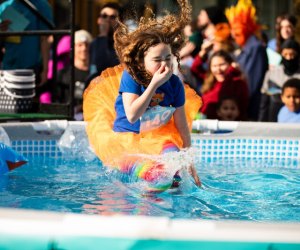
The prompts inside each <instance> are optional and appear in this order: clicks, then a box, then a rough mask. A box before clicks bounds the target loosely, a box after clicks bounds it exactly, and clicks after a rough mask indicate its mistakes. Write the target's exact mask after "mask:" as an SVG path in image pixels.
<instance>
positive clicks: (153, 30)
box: [114, 0, 191, 86]
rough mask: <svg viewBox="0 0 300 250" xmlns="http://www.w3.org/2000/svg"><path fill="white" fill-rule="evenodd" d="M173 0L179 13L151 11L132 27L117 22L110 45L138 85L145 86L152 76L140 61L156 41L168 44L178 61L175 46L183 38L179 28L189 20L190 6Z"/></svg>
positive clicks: (181, 29) (177, 48)
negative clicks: (155, 13)
mask: <svg viewBox="0 0 300 250" xmlns="http://www.w3.org/2000/svg"><path fill="white" fill-rule="evenodd" d="M177 2H178V4H179V6H180V10H181V11H180V14H179V16H176V15H174V14H168V15H166V16H164V17H162V18H159V19H156V18H155V17H154V15H153V16H152V17H150V18H144V17H142V18H141V19H140V21H139V24H138V27H137V29H136V30H134V31H129V29H128V28H127V26H126V25H125V24H123V23H121V22H120V23H119V24H120V26H119V27H118V28H117V30H116V32H115V34H114V40H115V45H114V46H115V49H116V52H117V54H118V57H119V59H120V62H121V63H122V64H123V65H124V66H125V67H126V69H127V70H128V72H129V74H130V75H131V76H132V77H133V78H134V80H135V81H137V82H138V83H139V84H141V85H144V86H148V84H149V83H150V81H151V79H152V76H151V75H150V74H149V73H148V72H147V71H146V70H145V67H144V61H143V60H144V56H145V53H146V52H147V50H148V49H149V48H150V47H152V46H155V45H157V44H159V43H165V44H168V45H170V47H171V51H172V54H173V55H175V56H176V58H177V62H178V65H179V60H180V58H179V50H180V49H181V48H182V46H183V45H184V42H185V37H184V34H183V28H184V27H185V26H186V25H187V24H189V23H190V21H191V6H190V4H189V1H188V0H177Z"/></svg>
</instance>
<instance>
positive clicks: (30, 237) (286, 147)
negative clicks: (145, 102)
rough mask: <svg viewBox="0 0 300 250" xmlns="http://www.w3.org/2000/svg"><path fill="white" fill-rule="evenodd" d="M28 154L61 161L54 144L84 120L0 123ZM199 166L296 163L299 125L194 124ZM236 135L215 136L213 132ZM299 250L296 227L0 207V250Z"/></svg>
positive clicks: (15, 145) (16, 145)
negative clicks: (225, 162) (223, 162)
mask: <svg viewBox="0 0 300 250" xmlns="http://www.w3.org/2000/svg"><path fill="white" fill-rule="evenodd" d="M0 126H1V127H2V128H4V130H5V131H6V133H7V134H8V136H9V138H10V140H11V143H12V147H13V148H14V149H15V150H17V151H18V152H20V153H22V154H24V155H25V156H30V157H33V158H34V157H35V156H39V157H40V156H45V157H51V158H54V159H58V160H59V159H62V157H63V155H62V152H60V150H59V148H58V146H57V141H58V140H59V139H60V137H61V136H62V135H63V133H64V131H65V130H66V129H67V128H68V129H70V128H71V129H73V130H81V131H84V129H85V124H84V123H83V122H68V121H45V122H36V123H3V124H0ZM194 129H196V130H200V133H197V134H193V135H192V144H193V147H194V148H195V156H196V157H197V158H198V159H199V160H201V161H214V160H232V159H234V160H236V159H244V158H246V159H250V160H255V159H264V160H267V161H272V160H279V161H283V162H286V163H287V164H297V163H298V161H299V158H300V146H299V145H300V126H297V125H290V124H284V125H281V124H276V123H246V122H245V123H230V122H228V123H226V122H225V123H224V122H222V123H220V122H218V121H202V123H201V124H200V123H198V122H197V124H196V123H195V124H194ZM224 129H225V130H231V129H232V130H233V132H230V133H218V130H224ZM178 247H180V248H184V249H200V248H201V249H224V248H227V247H228V248H230V249H277V250H279V249H300V223H257V222H243V221H213V220H210V221H207V220H200V219H199V220H180V219H169V218H164V217H163V218H161V217H160V218H157V217H141V216H98V215H81V214H69V213H52V212H51V213H50V212H42V211H31V210H21V209H0V249H153V248H155V249H173V248H178Z"/></svg>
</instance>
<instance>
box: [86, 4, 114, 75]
mask: <svg viewBox="0 0 300 250" xmlns="http://www.w3.org/2000/svg"><path fill="white" fill-rule="evenodd" d="M119 17H120V6H119V5H118V4H117V3H107V4H105V5H104V6H103V7H102V8H101V10H100V12H99V16H98V19H97V24H98V25H99V35H98V37H96V38H95V39H94V40H93V42H92V43H91V46H90V74H91V79H92V78H93V77H94V76H97V75H100V74H101V72H102V71H103V70H105V69H106V68H108V67H112V66H115V65H117V64H119V59H118V57H117V54H116V52H115V49H114V39H113V36H114V31H115V29H116V28H117V18H119Z"/></svg>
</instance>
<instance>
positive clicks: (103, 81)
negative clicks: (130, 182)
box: [83, 65, 202, 167]
mask: <svg viewBox="0 0 300 250" xmlns="http://www.w3.org/2000/svg"><path fill="white" fill-rule="evenodd" d="M123 70H124V68H123V67H122V66H121V65H118V66H115V67H113V68H108V69H106V70H105V71H103V72H102V74H101V75H100V76H98V77H97V78H95V79H94V80H93V81H92V82H91V84H90V85H89V87H88V88H87V89H86V90H85V92H84V96H83V114H84V120H85V121H86V122H87V127H86V129H87V135H88V138H89V141H90V144H91V146H92V147H93V149H94V151H95V153H96V154H97V156H98V157H99V158H100V160H101V161H102V162H103V164H104V165H106V166H110V167H118V166H119V164H120V162H121V161H122V159H124V156H125V155H128V154H149V155H157V154H160V153H161V150H162V148H163V145H164V143H166V142H172V143H174V144H175V145H176V146H177V147H178V148H182V145H183V142H182V140H181V137H180V135H179V133H178V131H177V129H176V127H175V124H174V120H173V118H172V119H171V120H170V121H169V122H168V123H167V124H166V125H164V126H162V127H159V128H157V129H155V130H151V131H147V132H141V133H140V134H135V133H130V132H114V131H113V129H112V128H113V123H114V120H115V117H116V112H115V108H114V105H115V101H116V98H117V96H118V94H119V86H120V80H121V77H122V72H123ZM185 96H186V102H185V111H186V116H187V121H188V125H189V127H190V129H191V126H192V121H193V118H194V117H195V115H196V114H197V112H198V110H199V108H200V107H201V104H202V101H201V98H200V97H199V96H198V95H197V94H196V92H195V91H194V90H192V89H191V88H190V87H189V86H188V85H186V84H185Z"/></svg>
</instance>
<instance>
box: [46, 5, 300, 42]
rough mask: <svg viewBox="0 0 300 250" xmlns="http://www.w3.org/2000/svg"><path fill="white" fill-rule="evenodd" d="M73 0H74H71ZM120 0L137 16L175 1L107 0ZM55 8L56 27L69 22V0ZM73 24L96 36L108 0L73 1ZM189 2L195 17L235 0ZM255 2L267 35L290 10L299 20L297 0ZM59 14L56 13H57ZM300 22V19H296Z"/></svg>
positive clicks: (299, 7)
mask: <svg viewBox="0 0 300 250" xmlns="http://www.w3.org/2000/svg"><path fill="white" fill-rule="evenodd" d="M73 1H74V0H73ZM110 1H114V2H119V3H121V4H122V5H123V6H125V5H126V4H128V3H130V5H126V8H127V7H128V6H130V8H132V6H134V8H135V9H137V10H138V12H139V15H142V14H143V11H144V6H145V3H148V4H149V5H151V6H152V7H153V9H154V10H157V12H158V14H163V10H166V9H167V10H169V11H171V12H172V11H176V9H177V4H176V0H110ZM49 2H50V3H51V4H52V6H53V8H54V15H55V20H56V23H57V25H58V27H60V28H61V27H62V26H66V25H67V24H68V21H69V18H68V16H69V13H68V12H69V11H68V5H69V0H49ZM75 2H76V8H75V9H76V14H75V16H76V18H75V19H76V24H77V26H78V27H79V28H83V29H87V30H89V31H90V32H91V33H92V34H93V35H94V36H96V35H97V32H98V27H97V24H96V19H97V16H98V13H99V8H100V6H101V5H102V4H104V3H106V2H108V1H107V0H76V1H75ZM190 2H191V5H192V7H193V8H192V13H193V17H194V18H196V17H197V15H198V13H199V11H200V9H201V8H204V7H207V6H211V5H220V6H223V7H227V6H230V5H234V4H236V2H237V0H206V1H199V0H190ZM253 3H254V5H255V6H256V8H257V13H258V18H259V21H260V22H261V23H262V24H263V25H265V26H266V28H267V30H266V33H267V34H268V36H269V37H274V35H275V32H274V24H275V18H276V16H277V15H279V14H281V13H287V12H289V13H292V14H296V15H297V16H299V20H300V0H284V1H283V0H253ZM127 11H128V12H132V10H131V9H127ZM58 13H59V14H58ZM299 23H300V21H299ZM297 31H298V32H297V33H298V34H300V25H299V28H298V29H297Z"/></svg>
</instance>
